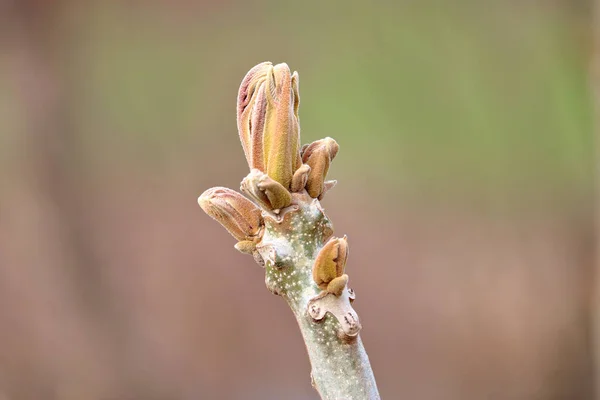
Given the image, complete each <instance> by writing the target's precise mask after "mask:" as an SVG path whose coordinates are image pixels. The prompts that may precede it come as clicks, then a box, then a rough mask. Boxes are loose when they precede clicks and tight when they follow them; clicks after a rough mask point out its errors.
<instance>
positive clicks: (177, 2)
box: [0, 0, 594, 400]
mask: <svg viewBox="0 0 600 400" xmlns="http://www.w3.org/2000/svg"><path fill="white" fill-rule="evenodd" d="M591 9H592V5H591V2H588V1H584V0H577V1H575V0H563V1H559V0H539V1H516V0H515V1H511V0H498V1H442V0H439V1H435V0H424V1H408V0H406V1H373V2H364V1H355V0H347V1H344V2H341V1H322V2H318V1H300V2H282V1H278V2H276V1H255V2H252V1H242V0H225V1H208V0H204V1H202V0H199V1H192V0H174V1H167V0H163V1H159V0H150V1H141V0H140V1H75V0H53V1H49V0H22V1H8V0H4V1H0V399H1V400H29V399H31V400H40V399H48V400H51V399H57V400H63V399H65V400H71V399H76V400H79V399H85V400H87V399H90V400H95V399H98V400H117V399H118V400H142V399H143V400H154V399H156V400H163V399H183V400H187V399H190V400H191V399H290V400H295V399H317V398H318V396H317V393H316V391H314V390H313V389H312V388H311V386H310V379H309V371H310V366H309V363H308V358H307V356H306V352H305V349H304V348H303V343H302V340H301V336H300V333H299V331H298V330H297V327H296V325H295V321H294V318H293V316H292V314H291V313H290V312H289V310H287V306H286V305H285V304H284V302H283V301H281V299H279V298H276V297H273V296H272V295H270V293H269V292H268V291H267V290H266V288H265V287H264V276H263V271H262V270H261V269H260V268H259V267H257V266H256V265H255V264H254V262H253V261H252V259H251V258H250V257H247V256H243V255H241V254H239V253H238V252H236V251H235V250H234V249H233V244H234V240H233V239H232V238H231V237H230V236H228V234H227V233H226V232H225V231H224V230H223V229H221V227H219V226H218V225H217V224H215V223H214V222H213V221H211V220H210V219H209V218H208V217H206V216H205V215H204V214H203V213H202V211H201V210H200V208H199V207H198V206H197V204H196V198H197V197H198V195H199V194H200V193H202V192H203V191H204V190H205V189H207V188H209V187H212V186H228V187H230V188H234V189H235V188H238V187H239V182H240V180H241V179H242V178H243V177H244V176H245V175H246V174H247V171H248V170H247V165H246V164H245V160H244V156H243V152H242V149H241V146H240V144H239V141H238V137H237V132H236V123H235V111H234V110H235V100H236V96H237V89H238V86H239V83H240V81H241V79H242V77H243V76H244V74H245V73H246V71H247V70H248V69H250V68H251V67H252V66H254V65H255V64H257V63H259V62H261V61H266V60H269V61H272V62H275V63H277V62H287V63H288V64H289V65H290V67H291V68H292V69H293V70H297V71H298V72H299V73H300V95H301V107H300V117H301V131H302V133H301V134H302V141H303V143H307V142H310V141H313V140H316V139H319V138H322V137H325V136H331V137H334V138H335V139H336V140H337V141H338V143H339V144H340V146H341V150H340V153H339V154H338V156H337V157H336V159H335V162H334V163H333V165H332V168H331V169H330V172H329V176H330V177H331V178H332V179H337V180H338V181H339V184H338V186H337V187H336V188H335V189H334V190H333V191H332V192H330V193H328V195H327V197H326V198H325V200H324V202H323V204H324V207H325V208H326V210H327V212H328V214H329V215H330V217H331V218H332V220H333V221H334V223H335V227H336V233H337V234H339V235H341V234H348V236H349V240H350V247H351V255H350V258H349V262H348V272H349V274H350V277H351V285H352V287H354V289H355V290H356V292H357V295H358V299H357V301H356V303H355V305H356V308H357V311H358V312H359V314H360V316H361V319H362V321H363V327H364V328H363V333H362V337H363V340H364V342H365V345H366V348H367V351H368V353H369V356H370V359H371V362H372V366H373V369H374V372H375V376H376V378H377V381H378V384H379V389H380V392H381V394H382V397H383V398H385V399H418V400H455V399H456V400H465V399H466V400H470V399H477V400H480V399H486V400H488V399H489V400H521V399H522V400H551V399H552V400H571V399H572V400H578V399H584V400H585V399H589V398H591V396H592V386H593V374H592V365H593V362H592V346H591V322H590V315H591V314H590V307H589V296H590V294H591V282H592V278H593V274H592V265H593V261H594V260H593V256H594V252H593V244H594V243H593V242H594V235H593V224H592V222H593V218H592V216H593V212H592V211H593V209H592V206H593V196H592V195H593V161H594V160H593V156H594V151H593V146H592V145H593V136H592V103H591V90H590V84H589V80H588V72H589V64H590V59H591V48H592V46H591V39H592V37H591V29H590V28H591V26H592V22H591V14H592V12H591V11H592V10H591ZM259 308H260V309H261V311H260V312H257V310H258V309H259ZM265 315H268V316H269V317H268V318H265V317H264V316H265Z"/></svg>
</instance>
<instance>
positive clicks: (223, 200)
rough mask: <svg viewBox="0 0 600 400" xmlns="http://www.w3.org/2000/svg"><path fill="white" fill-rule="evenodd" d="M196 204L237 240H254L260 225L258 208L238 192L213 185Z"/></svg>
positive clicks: (260, 219)
mask: <svg viewBox="0 0 600 400" xmlns="http://www.w3.org/2000/svg"><path fill="white" fill-rule="evenodd" d="M198 204H199V205H200V207H201V208H202V210H204V212H205V213H206V214H208V215H209V216H210V217H211V218H213V219H214V220H216V221H217V222H219V223H220V224H221V225H223V227H224V228H225V229H227V231H229V233H231V235H232V236H233V237H234V238H236V239H237V240H238V241H255V239H256V237H257V235H258V234H259V232H260V228H261V226H262V216H261V212H260V209H259V208H258V207H256V205H254V204H253V203H252V202H251V201H250V200H248V199H247V198H245V197H244V196H242V195H241V194H239V193H238V192H236V191H234V190H231V189H228V188H224V187H214V188H212V189H208V190H207V191H205V192H204V193H202V195H200V197H198Z"/></svg>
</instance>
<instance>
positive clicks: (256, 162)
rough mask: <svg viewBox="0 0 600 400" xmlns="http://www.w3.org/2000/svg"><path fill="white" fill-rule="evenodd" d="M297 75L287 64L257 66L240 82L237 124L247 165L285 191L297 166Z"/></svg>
mask: <svg viewBox="0 0 600 400" xmlns="http://www.w3.org/2000/svg"><path fill="white" fill-rule="evenodd" d="M299 104H300V97H299V92H298V73H297V72H294V73H293V74H291V72H290V69H289V67H288V66H287V64H285V63H282V64H277V65H275V66H273V64H271V63H270V62H264V63H261V64H258V65H257V66H255V67H254V68H252V69H251V70H250V71H249V72H248V73H247V74H246V76H245V77H244V79H243V80H242V84H241V86H240V90H239V93H238V105H237V121H238V131H239V134H240V139H241V141H242V147H243V148H244V153H245V155H246V159H247V160H248V165H249V166H250V168H251V169H253V168H256V169H258V170H260V171H262V172H265V173H267V174H268V175H269V176H270V177H271V178H272V179H273V180H275V181H276V182H279V183H280V184H281V185H283V186H284V187H285V188H286V189H289V188H290V184H291V180H292V175H293V173H294V171H296V169H297V168H298V167H299V166H300V165H301V162H300V155H299V143H300V125H299V121H298V107H299Z"/></svg>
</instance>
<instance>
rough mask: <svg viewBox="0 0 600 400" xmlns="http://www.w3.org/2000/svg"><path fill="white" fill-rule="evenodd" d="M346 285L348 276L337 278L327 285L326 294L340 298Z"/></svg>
mask: <svg viewBox="0 0 600 400" xmlns="http://www.w3.org/2000/svg"><path fill="white" fill-rule="evenodd" d="M347 284H348V275H346V274H344V275H342V276H338V277H337V278H334V279H333V280H332V281H331V282H329V283H328V284H327V292H328V293H331V294H335V295H336V296H340V295H341V294H342V291H343V290H344V288H345V287H346V285H347Z"/></svg>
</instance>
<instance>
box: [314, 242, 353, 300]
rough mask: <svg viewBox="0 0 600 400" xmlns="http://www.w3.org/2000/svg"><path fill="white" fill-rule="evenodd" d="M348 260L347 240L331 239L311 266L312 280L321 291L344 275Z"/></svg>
mask: <svg viewBox="0 0 600 400" xmlns="http://www.w3.org/2000/svg"><path fill="white" fill-rule="evenodd" d="M347 258H348V239H347V238H346V236H344V237H343V238H341V239H340V238H335V237H334V238H331V239H330V240H329V241H328V242H327V243H326V244H325V246H323V248H322V249H321V251H319V254H318V255H317V258H316V260H315V264H314V266H313V270H312V273H313V280H314V281H315V283H316V284H317V286H319V287H320V288H321V289H323V290H325V289H327V285H328V284H329V282H331V281H333V280H334V279H335V278H337V277H340V276H342V275H343V274H344V269H345V267H346V260H347Z"/></svg>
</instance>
